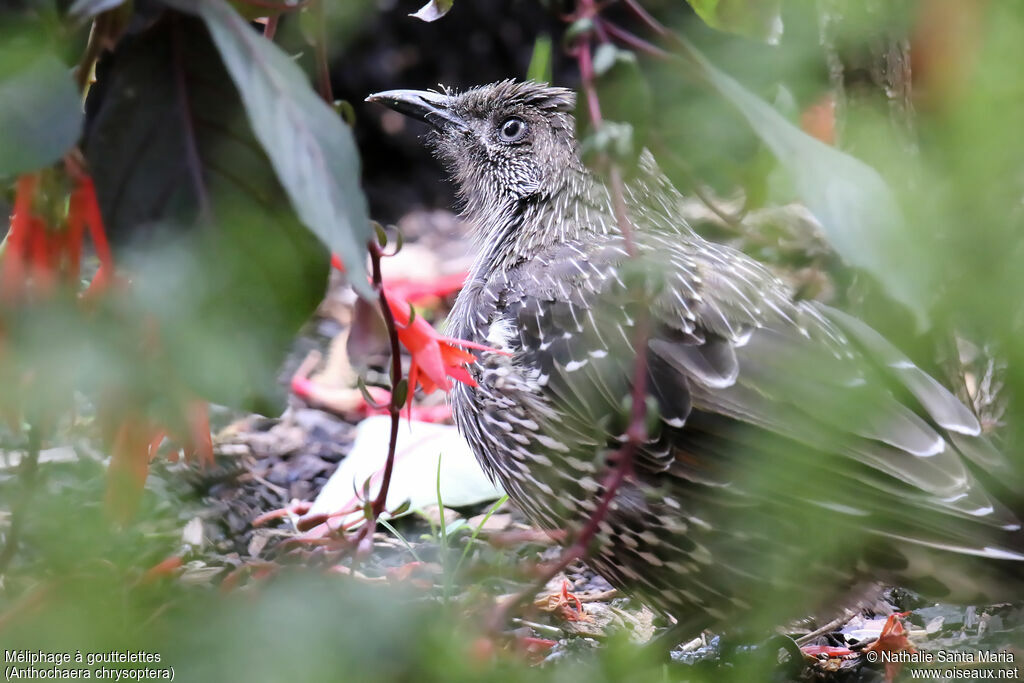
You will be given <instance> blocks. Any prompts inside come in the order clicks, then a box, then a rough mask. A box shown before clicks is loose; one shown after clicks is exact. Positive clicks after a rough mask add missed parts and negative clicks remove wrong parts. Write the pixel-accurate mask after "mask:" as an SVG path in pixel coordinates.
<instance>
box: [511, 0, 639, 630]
mask: <svg viewBox="0 0 1024 683" xmlns="http://www.w3.org/2000/svg"><path fill="white" fill-rule="evenodd" d="M576 10H577V11H576V14H575V16H576V17H577V18H578V17H590V18H592V19H594V26H595V35H596V36H597V38H598V39H599V40H600V41H601V42H602V43H607V42H608V41H609V35H608V33H607V32H605V31H604V29H603V28H602V21H601V18H600V16H599V15H598V13H599V8H598V7H597V5H596V3H595V0H577V5H576ZM592 42H593V36H592V35H590V34H587V35H586V36H584V37H582V38H581V41H580V44H579V45H577V47H576V60H577V63H578V64H579V69H580V81H581V87H582V89H583V93H584V95H585V96H586V100H587V108H588V110H589V113H590V121H591V124H592V125H593V126H594V129H595V130H599V129H600V128H601V127H602V126H603V125H604V119H603V118H602V116H601V102H600V98H599V97H598V93H597V85H596V74H595V72H594V61H593V54H592V52H591V49H592ZM606 161H607V164H608V169H609V176H610V180H611V187H610V189H611V195H612V209H613V211H614V213H615V220H616V223H617V224H618V228H619V232H620V233H622V238H623V241H624V242H625V247H626V251H627V253H628V254H629V258H633V257H635V256H636V255H637V248H636V242H635V240H634V238H633V235H634V232H635V230H634V226H633V224H632V222H631V221H630V219H629V212H628V210H627V207H626V198H625V185H624V183H623V179H622V171H621V170H620V169H619V166H618V164H617V163H616V162H615V161H614V160H613V159H606ZM637 318H638V319H637V323H636V330H635V336H634V338H633V348H634V350H635V353H636V360H635V363H634V365H633V381H632V388H631V392H630V395H631V399H632V405H631V407H630V420H629V426H628V428H627V429H626V440H625V442H623V444H622V445H621V446H620V448H619V450H618V451H617V452H616V453H615V454H614V455H613V456H612V457H611V458H610V459H609V460H611V461H612V462H611V463H610V464H609V467H608V471H607V472H606V474H605V475H604V479H603V481H602V482H601V486H602V488H603V489H604V493H603V494H602V496H601V500H600V502H599V503H598V506H597V508H596V509H595V510H594V512H593V513H592V514H591V515H590V518H589V519H588V520H587V522H586V524H584V525H583V527H582V528H581V529H580V530H579V532H578V533H577V534H576V535H575V538H574V539H573V542H572V544H571V545H569V546H568V547H567V548H566V549H565V551H564V552H563V553H562V555H561V557H560V558H559V559H558V560H557V561H555V562H553V563H552V564H550V565H547V566H545V567H543V568H542V569H541V572H540V576H539V577H538V578H537V580H536V581H535V582H534V584H533V585H531V586H529V587H527V588H526V589H525V590H523V591H521V592H519V593H517V594H515V595H513V596H512V597H511V598H509V599H508V600H506V601H505V602H503V603H501V604H499V605H498V607H497V608H496V610H495V612H494V614H493V615H492V621H491V626H492V630H498V629H499V628H500V627H501V626H502V625H503V624H504V622H505V619H506V616H507V614H508V611H509V610H510V609H511V608H512V607H514V606H515V605H518V604H519V603H520V602H522V601H523V600H524V599H526V598H527V597H529V596H530V595H531V594H532V593H535V592H536V591H537V590H539V588H540V587H543V586H544V585H546V584H547V582H548V581H550V580H551V579H552V578H553V577H554V576H555V575H557V574H558V573H559V572H560V571H562V570H564V569H565V568H566V567H568V566H569V565H570V564H572V563H573V562H575V561H576V560H579V559H583V558H585V557H586V556H587V554H588V553H589V551H590V546H591V543H592V542H593V540H594V538H595V537H596V536H597V532H598V530H599V528H600V526H601V522H603V521H604V520H605V518H606V517H607V516H608V512H609V510H610V509H611V505H612V502H613V501H614V500H615V496H616V495H617V494H618V492H619V489H620V488H621V487H622V484H623V483H624V482H625V481H626V479H627V478H628V477H629V476H630V475H631V474H632V473H633V459H634V457H635V455H636V452H637V450H638V449H639V447H640V444H642V443H643V442H644V440H645V439H646V438H647V401H646V397H647V354H646V352H645V350H646V348H647V340H648V337H649V335H650V330H649V329H648V328H649V326H650V318H649V317H648V314H647V307H646V306H642V307H641V314H640V315H638V317H637Z"/></svg>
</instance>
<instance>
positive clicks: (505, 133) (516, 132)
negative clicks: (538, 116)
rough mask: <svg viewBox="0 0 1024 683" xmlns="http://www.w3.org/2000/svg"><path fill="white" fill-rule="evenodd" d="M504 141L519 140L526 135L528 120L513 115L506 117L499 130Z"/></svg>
mask: <svg viewBox="0 0 1024 683" xmlns="http://www.w3.org/2000/svg"><path fill="white" fill-rule="evenodd" d="M499 136H500V137H501V141H502V142H519V141H520V140H522V139H523V138H524V137H526V121H523V120H522V119H520V118H517V117H515V116H513V117H512V118H509V119H505V121H504V122H503V123H502V124H501V130H500V132H499Z"/></svg>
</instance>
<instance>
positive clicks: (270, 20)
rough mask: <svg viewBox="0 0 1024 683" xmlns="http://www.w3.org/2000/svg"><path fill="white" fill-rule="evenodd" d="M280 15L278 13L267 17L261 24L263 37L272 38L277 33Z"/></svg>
mask: <svg viewBox="0 0 1024 683" xmlns="http://www.w3.org/2000/svg"><path fill="white" fill-rule="evenodd" d="M280 19H281V17H280V16H279V15H276V16H273V17H267V23H266V24H264V25H263V37H264V38H266V39H267V40H273V39H274V36H275V35H277V24H278V22H279V21H280Z"/></svg>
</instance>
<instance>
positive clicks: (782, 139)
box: [685, 46, 934, 329]
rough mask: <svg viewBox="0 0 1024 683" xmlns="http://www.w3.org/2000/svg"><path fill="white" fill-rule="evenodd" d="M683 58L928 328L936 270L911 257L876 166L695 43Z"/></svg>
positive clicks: (832, 234)
mask: <svg viewBox="0 0 1024 683" xmlns="http://www.w3.org/2000/svg"><path fill="white" fill-rule="evenodd" d="M685 56H686V57H687V63H688V64H689V65H690V66H691V67H693V68H694V69H695V70H696V73H697V76H698V77H699V78H701V79H702V80H704V81H706V82H707V83H709V84H710V85H711V87H712V88H713V89H714V90H715V91H717V92H718V93H719V94H720V95H721V96H722V97H723V98H725V99H726V100H727V101H728V102H730V103H731V104H732V105H733V106H734V107H736V109H737V110H738V111H739V112H740V114H741V115H742V116H743V117H744V118H745V119H746V120H747V123H748V124H749V125H750V127H751V128H752V129H753V131H754V132H755V133H756V134H757V136H758V137H759V138H760V139H761V140H762V141H763V142H764V143H765V145H766V146H767V147H768V148H769V149H770V150H771V151H772V153H773V154H774V155H775V157H776V158H777V159H778V161H779V163H780V165H781V166H782V167H783V168H784V169H785V170H786V172H787V173H788V174H789V176H790V177H791V178H792V180H793V184H794V187H795V189H796V193H797V195H798V196H799V197H800V198H801V200H802V201H803V202H804V204H806V205H807V208H808V209H810V210H811V212H812V213H814V215H815V217H816V218H817V219H818V220H819V221H820V222H821V224H822V227H823V228H824V229H825V233H826V236H827V238H828V240H829V242H830V244H831V245H832V247H833V248H834V249H835V250H836V252H837V253H838V254H839V255H840V256H841V257H842V258H843V259H844V260H846V261H847V263H849V264H850V265H853V266H856V267H859V268H863V269H864V270H866V271H868V272H870V273H871V274H873V275H874V276H875V277H876V278H878V280H879V281H880V282H882V283H883V284H884V285H885V286H886V288H887V290H888V292H889V295H890V296H892V297H893V298H894V299H896V300H897V301H900V302H901V303H903V304H906V305H907V306H908V307H909V308H910V310H911V311H912V312H913V313H914V315H915V316H916V319H917V325H918V327H919V328H921V329H923V328H925V327H926V326H927V324H928V322H927V321H928V316H927V309H928V306H929V303H930V295H931V292H933V291H934V289H933V287H932V286H931V282H932V280H933V274H932V273H930V272H928V271H927V270H926V264H924V263H919V262H916V261H914V260H913V257H912V255H913V254H914V253H915V251H916V249H915V246H916V245H915V244H914V242H913V240H912V239H911V237H910V235H909V234H908V232H907V230H906V229H905V228H904V219H903V214H902V211H901V210H900V207H899V205H898V203H897V201H896V197H895V195H894V194H893V192H892V190H891V189H890V188H889V186H888V185H887V184H886V182H885V180H883V179H882V177H881V176H880V175H879V174H878V172H877V171H875V169H873V168H871V167H870V166H868V165H867V164H865V163H864V162H862V161H860V160H859V159H856V158H854V157H852V156H850V155H848V154H844V153H843V152H841V151H839V150H837V149H835V148H834V147H830V146H828V145H826V144H825V143H823V142H821V141H820V140H817V139H815V138H813V137H811V136H810V135H807V134H806V133H804V132H803V131H802V130H800V129H799V128H797V127H796V126H794V125H793V124H792V123H790V122H789V121H787V120H786V118H785V117H783V116H782V115H781V114H780V113H779V112H778V111H776V110H775V108H774V107H772V106H771V105H770V104H768V103H767V102H765V101H764V100H762V99H760V98H758V97H757V96H756V95H754V94H753V93H751V92H750V91H748V90H747V89H746V88H744V87H743V86H742V85H740V83H739V82H737V81H736V80H735V79H733V78H732V77H731V76H729V75H728V74H726V73H724V72H722V71H720V70H718V69H717V68H715V67H714V66H713V65H712V64H711V63H710V62H708V60H707V59H706V58H705V57H704V56H703V55H701V54H700V52H698V51H697V50H696V49H695V48H693V47H692V46H687V47H686V48H685Z"/></svg>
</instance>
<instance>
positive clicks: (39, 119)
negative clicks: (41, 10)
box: [0, 50, 82, 177]
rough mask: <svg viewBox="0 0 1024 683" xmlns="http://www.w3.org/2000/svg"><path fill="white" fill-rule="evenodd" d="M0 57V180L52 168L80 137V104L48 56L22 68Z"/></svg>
mask: <svg viewBox="0 0 1024 683" xmlns="http://www.w3.org/2000/svg"><path fill="white" fill-rule="evenodd" d="M12 61H20V60H18V59H16V56H15V55H11V54H10V53H9V52H8V51H6V50H4V51H0V177H3V176H11V175H16V174H18V173H23V172H25V171H31V170H34V169H37V168H40V167H42V166H46V165H48V164H51V163H53V162H54V161H56V160H57V159H60V158H61V157H62V156H63V155H64V153H65V152H66V151H67V150H68V149H69V148H70V147H71V146H72V145H73V144H75V142H76V141H77V140H78V136H79V135H80V134H81V132H82V104H81V100H80V98H79V96H78V92H77V91H76V90H75V84H74V83H73V82H72V80H71V74H70V73H69V72H68V70H67V68H65V66H64V65H63V64H62V63H61V62H60V60H58V59H57V58H56V57H54V56H53V55H52V54H49V53H48V52H43V53H42V55H41V56H40V57H38V58H37V59H35V60H33V61H31V62H29V63H28V64H24V63H21V64H19V67H20V68H12V65H11V62H12Z"/></svg>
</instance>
